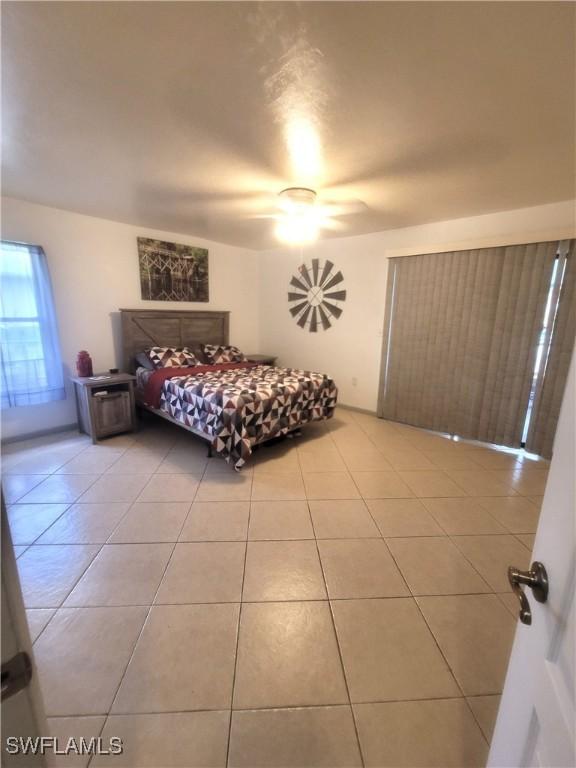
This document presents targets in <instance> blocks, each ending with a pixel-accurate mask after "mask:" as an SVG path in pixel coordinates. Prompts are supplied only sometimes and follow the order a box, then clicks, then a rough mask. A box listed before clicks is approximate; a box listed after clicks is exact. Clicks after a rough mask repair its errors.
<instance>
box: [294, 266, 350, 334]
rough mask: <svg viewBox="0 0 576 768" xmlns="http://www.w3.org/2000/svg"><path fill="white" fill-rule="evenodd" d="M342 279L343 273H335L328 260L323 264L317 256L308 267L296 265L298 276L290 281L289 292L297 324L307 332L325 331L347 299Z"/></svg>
mask: <svg viewBox="0 0 576 768" xmlns="http://www.w3.org/2000/svg"><path fill="white" fill-rule="evenodd" d="M343 282H344V276H343V275H342V272H340V271H338V272H336V268H335V266H334V264H333V263H332V262H331V261H325V262H324V263H322V262H321V261H320V259H312V262H311V265H310V266H308V265H306V264H302V265H301V266H300V267H298V275H294V277H293V278H292V279H291V280H290V290H289V292H288V304H289V308H290V314H291V315H292V317H293V318H294V319H295V320H296V323H297V325H299V326H300V328H303V329H307V330H308V331H310V333H316V332H317V331H319V330H322V331H327V330H328V328H330V327H331V326H332V323H333V322H334V320H336V319H338V318H339V317H340V315H341V314H342V312H343V309H342V307H341V306H340V305H341V303H342V302H344V301H346V291H345V290H343V289H342V283H343Z"/></svg>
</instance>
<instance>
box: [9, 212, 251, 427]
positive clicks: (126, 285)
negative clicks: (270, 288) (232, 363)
mask: <svg viewBox="0 0 576 768" xmlns="http://www.w3.org/2000/svg"><path fill="white" fill-rule="evenodd" d="M138 236H143V237H154V238H158V239H161V240H168V241H174V242H179V243H189V244H191V245H199V246H204V247H206V248H208V249H209V268H210V277H209V280H210V301H209V302H208V303H204V302H203V303H189V302H182V303H178V305H177V307H178V308H183V309H218V310H229V311H230V337H231V341H232V343H233V344H237V345H238V346H239V347H240V348H241V349H244V350H246V351H248V352H256V351H258V349H259V347H260V344H259V326H258V296H257V293H258V256H257V254H256V253H255V252H254V251H250V250H247V249H243V248H234V247H232V246H228V245H221V244H220V243H213V242H210V241H206V240H202V239H200V238H197V237H191V236H189V235H179V234H176V233H172V232H160V231H157V230H151V229H144V228H141V227H133V226H129V225H126V224H119V223H117V222H112V221H106V220H104V219H97V218H93V217H90V216H82V215H80V214H76V213H69V212H68V211H62V210H58V209H55V208H47V207H45V206H40V205H33V204H31V203H26V202H23V201H20V200H14V199H11V198H3V199H2V237H3V238H4V239H8V240H20V241H23V242H28V243H35V244H39V245H41V246H43V248H44V250H45V251H46V255H47V258H48V263H49V266H50V274H51V277H52V286H53V290H54V299H55V304H56V313H57V316H58V323H59V327H60V340H61V344H62V355H63V359H64V364H65V367H66V369H67V373H68V374H70V373H71V372H74V370H75V360H76V355H77V353H78V351H79V350H80V349H87V350H88V351H89V352H90V354H91V356H92V359H93V361H94V369H95V371H105V370H107V369H108V368H111V367H114V366H119V365H120V364H121V359H120V357H121V350H120V337H119V317H118V315H117V314H116V313H117V312H118V309H119V308H121V307H124V308H131V307H150V308H154V307H156V308H160V309H169V308H170V304H169V303H166V302H162V301H142V299H141V298H140V282H139V274H138V253H137V248H136V238H137V237H138ZM72 397H73V396H72V393H71V391H70V388H68V398H67V399H66V400H65V401H60V402H56V403H47V404H45V405H37V406H30V407H21V408H11V409H8V410H6V411H3V412H2V437H3V438H4V439H8V438H11V437H14V436H19V435H25V434H28V433H32V432H36V431H40V430H45V429H52V428H56V427H59V426H63V425H67V424H72V423H75V421H76V413H75V407H74V402H73V399H72Z"/></svg>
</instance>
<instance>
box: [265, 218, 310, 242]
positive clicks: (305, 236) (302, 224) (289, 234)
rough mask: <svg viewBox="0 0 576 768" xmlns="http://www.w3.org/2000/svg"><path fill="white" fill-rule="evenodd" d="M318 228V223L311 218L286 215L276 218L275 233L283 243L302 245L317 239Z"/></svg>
mask: <svg viewBox="0 0 576 768" xmlns="http://www.w3.org/2000/svg"><path fill="white" fill-rule="evenodd" d="M319 228H320V227H319V223H318V221H317V220H316V219H315V218H314V217H312V216H306V215H300V214H296V215H287V216H281V217H279V218H278V220H277V222H276V229H275V233H276V237H277V238H278V240H280V241H282V242H283V243H287V244H289V245H304V244H305V243H313V242H314V240H316V239H317V237H318V232H319Z"/></svg>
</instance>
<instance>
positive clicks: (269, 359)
mask: <svg viewBox="0 0 576 768" xmlns="http://www.w3.org/2000/svg"><path fill="white" fill-rule="evenodd" d="M246 360H248V362H249V363H260V365H274V363H275V362H276V355H246Z"/></svg>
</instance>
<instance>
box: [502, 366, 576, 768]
mask: <svg viewBox="0 0 576 768" xmlns="http://www.w3.org/2000/svg"><path fill="white" fill-rule="evenodd" d="M574 357H575V356H574V354H573V355H572V363H571V366H570V371H569V374H568V381H567V385H566V391H565V393H564V401H563V403H562V409H561V411H560V418H559V421H558V427H557V431H556V438H555V443H554V454H553V458H552V465H551V467H550V474H549V476H548V484H547V486H546V492H545V495H544V502H543V505H542V514H541V516H540V523H539V525H538V532H537V534H536V541H535V544H534V552H533V558H532V559H533V560H537V561H541V562H542V563H543V564H544V566H545V568H546V570H547V572H548V582H549V593H548V599H547V601H546V602H545V603H539V602H537V601H536V600H535V599H534V596H533V594H532V592H531V590H530V589H528V588H527V587H525V588H524V589H525V590H526V593H525V594H526V597H527V598H528V601H529V603H530V608H531V611H532V624H531V626H526V625H524V624H521V623H520V622H518V628H517V630H516V637H515V639H514V646H513V649H512V656H511V658H510V665H509V667H508V674H507V677H506V683H505V686H504V693H503V696H502V702H501V705H500V711H499V713H498V720H497V723H496V728H495V731H494V737H493V740H492V747H491V750H490V755H489V758H488V765H489V766H491V768H521V766H530V767H531V766H542V768H559V767H560V766H561V767H562V768H574V766H576V747H575V744H574V739H575V725H574V724H575V721H576V706H575V686H576V664H575V644H574V643H575V639H576V635H575V631H574V628H575V605H574V591H575V588H576V582H575V567H576V542H575V517H576V493H575V483H576V481H575V477H576V451H575V440H576V438H575V426H576V407H575V401H576V373H575V365H576V364H575V359H574ZM511 565H516V564H515V563H511Z"/></svg>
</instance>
